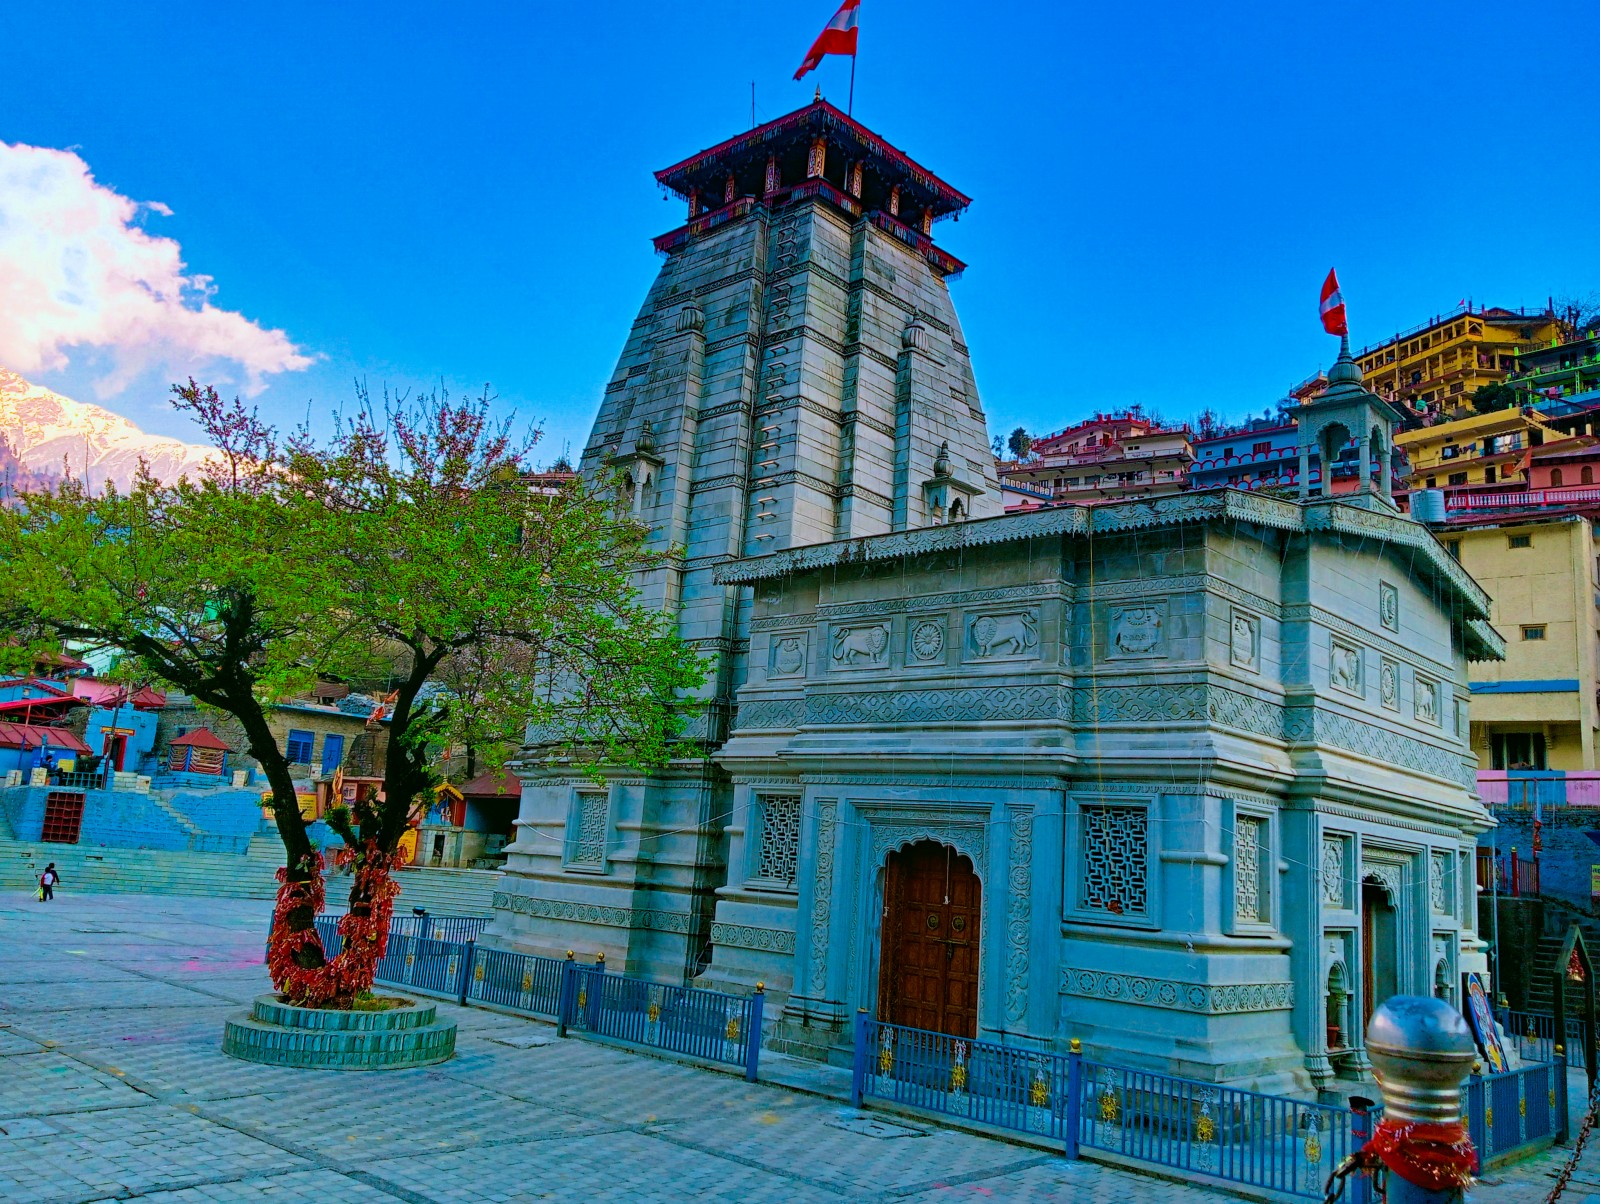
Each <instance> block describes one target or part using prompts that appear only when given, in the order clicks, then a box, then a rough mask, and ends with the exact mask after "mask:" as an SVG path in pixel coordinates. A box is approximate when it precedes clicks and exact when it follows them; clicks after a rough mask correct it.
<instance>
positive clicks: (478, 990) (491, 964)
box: [467, 949, 568, 1020]
mask: <svg viewBox="0 0 1600 1204" xmlns="http://www.w3.org/2000/svg"><path fill="white" fill-rule="evenodd" d="M567 965H568V963H567V962H564V961H560V960H558V959H557V958H553V957H535V956H534V955H533V954H531V953H510V952H507V951H506V950H504V949H479V950H478V951H477V953H476V954H475V955H474V957H473V959H472V974H471V977H470V978H469V980H468V982H467V1002H468V1003H473V1002H477V1003H487V1004H492V1005H493V1006H495V1007H501V1008H506V1009H508V1010H509V1011H513V1012H526V1013H528V1014H529V1015H530V1016H538V1017H540V1018H541V1019H544V1020H558V1019H560V1016H561V984H562V982H563V981H564V978H565V975H566V974H567V973H568V971H567V969H566V967H567Z"/></svg>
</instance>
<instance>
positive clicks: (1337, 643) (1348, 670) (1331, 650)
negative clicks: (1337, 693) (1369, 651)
mask: <svg viewBox="0 0 1600 1204" xmlns="http://www.w3.org/2000/svg"><path fill="white" fill-rule="evenodd" d="M1361 659H1362V658H1361V649H1359V648H1357V647H1356V646H1355V645H1354V644H1347V643H1345V642H1344V641H1343V640H1341V639H1337V638H1335V639H1332V640H1330V642H1329V644H1328V684H1329V685H1331V686H1332V687H1333V688H1334V689H1335V690H1343V691H1345V692H1346V693H1348V694H1360V693H1362V682H1361Z"/></svg>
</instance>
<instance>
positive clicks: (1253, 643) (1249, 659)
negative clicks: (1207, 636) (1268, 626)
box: [1228, 607, 1261, 671]
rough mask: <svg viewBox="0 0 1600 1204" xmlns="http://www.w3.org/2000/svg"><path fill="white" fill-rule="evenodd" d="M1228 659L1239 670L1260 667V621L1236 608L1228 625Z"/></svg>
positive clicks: (1247, 612)
mask: <svg viewBox="0 0 1600 1204" xmlns="http://www.w3.org/2000/svg"><path fill="white" fill-rule="evenodd" d="M1228 659H1229V661H1231V662H1232V663H1233V664H1234V665H1235V666H1237V667H1238V668H1240V669H1250V670H1252V671H1254V670H1256V669H1259V668H1260V667H1261V620H1260V619H1259V618H1258V617H1257V616H1255V615H1253V614H1251V613H1250V612H1249V611H1245V610H1239V609H1238V608H1237V607H1235V608H1234V610H1233V615H1232V618H1231V619H1230V621H1229V624H1228Z"/></svg>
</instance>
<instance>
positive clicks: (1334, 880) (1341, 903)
mask: <svg viewBox="0 0 1600 1204" xmlns="http://www.w3.org/2000/svg"><path fill="white" fill-rule="evenodd" d="M1349 844H1350V842H1349V838H1348V837H1344V836H1324V837H1323V838H1322V902H1323V903H1324V904H1325V905H1326V906H1328V907H1338V908H1346V907H1348V906H1349V904H1348V903H1347V902H1346V900H1345V863H1346V861H1347V860H1348V858H1347V857H1346V854H1345V850H1346V849H1347V848H1348V847H1349Z"/></svg>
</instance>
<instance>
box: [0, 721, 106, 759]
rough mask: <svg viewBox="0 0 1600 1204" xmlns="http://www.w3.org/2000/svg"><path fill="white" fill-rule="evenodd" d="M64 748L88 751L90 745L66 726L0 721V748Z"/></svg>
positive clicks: (73, 750) (76, 751)
mask: <svg viewBox="0 0 1600 1204" xmlns="http://www.w3.org/2000/svg"><path fill="white" fill-rule="evenodd" d="M41 746H44V747H49V748H62V749H67V750H68V751H71V752H75V753H87V752H88V751H89V746H88V745H87V744H85V743H84V742H83V741H82V740H80V739H79V738H78V737H77V736H75V735H73V733H71V732H69V731H67V730H66V729H65V728H59V727H39V726H37V725H35V724H31V723H5V722H0V748H39V747H41Z"/></svg>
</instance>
